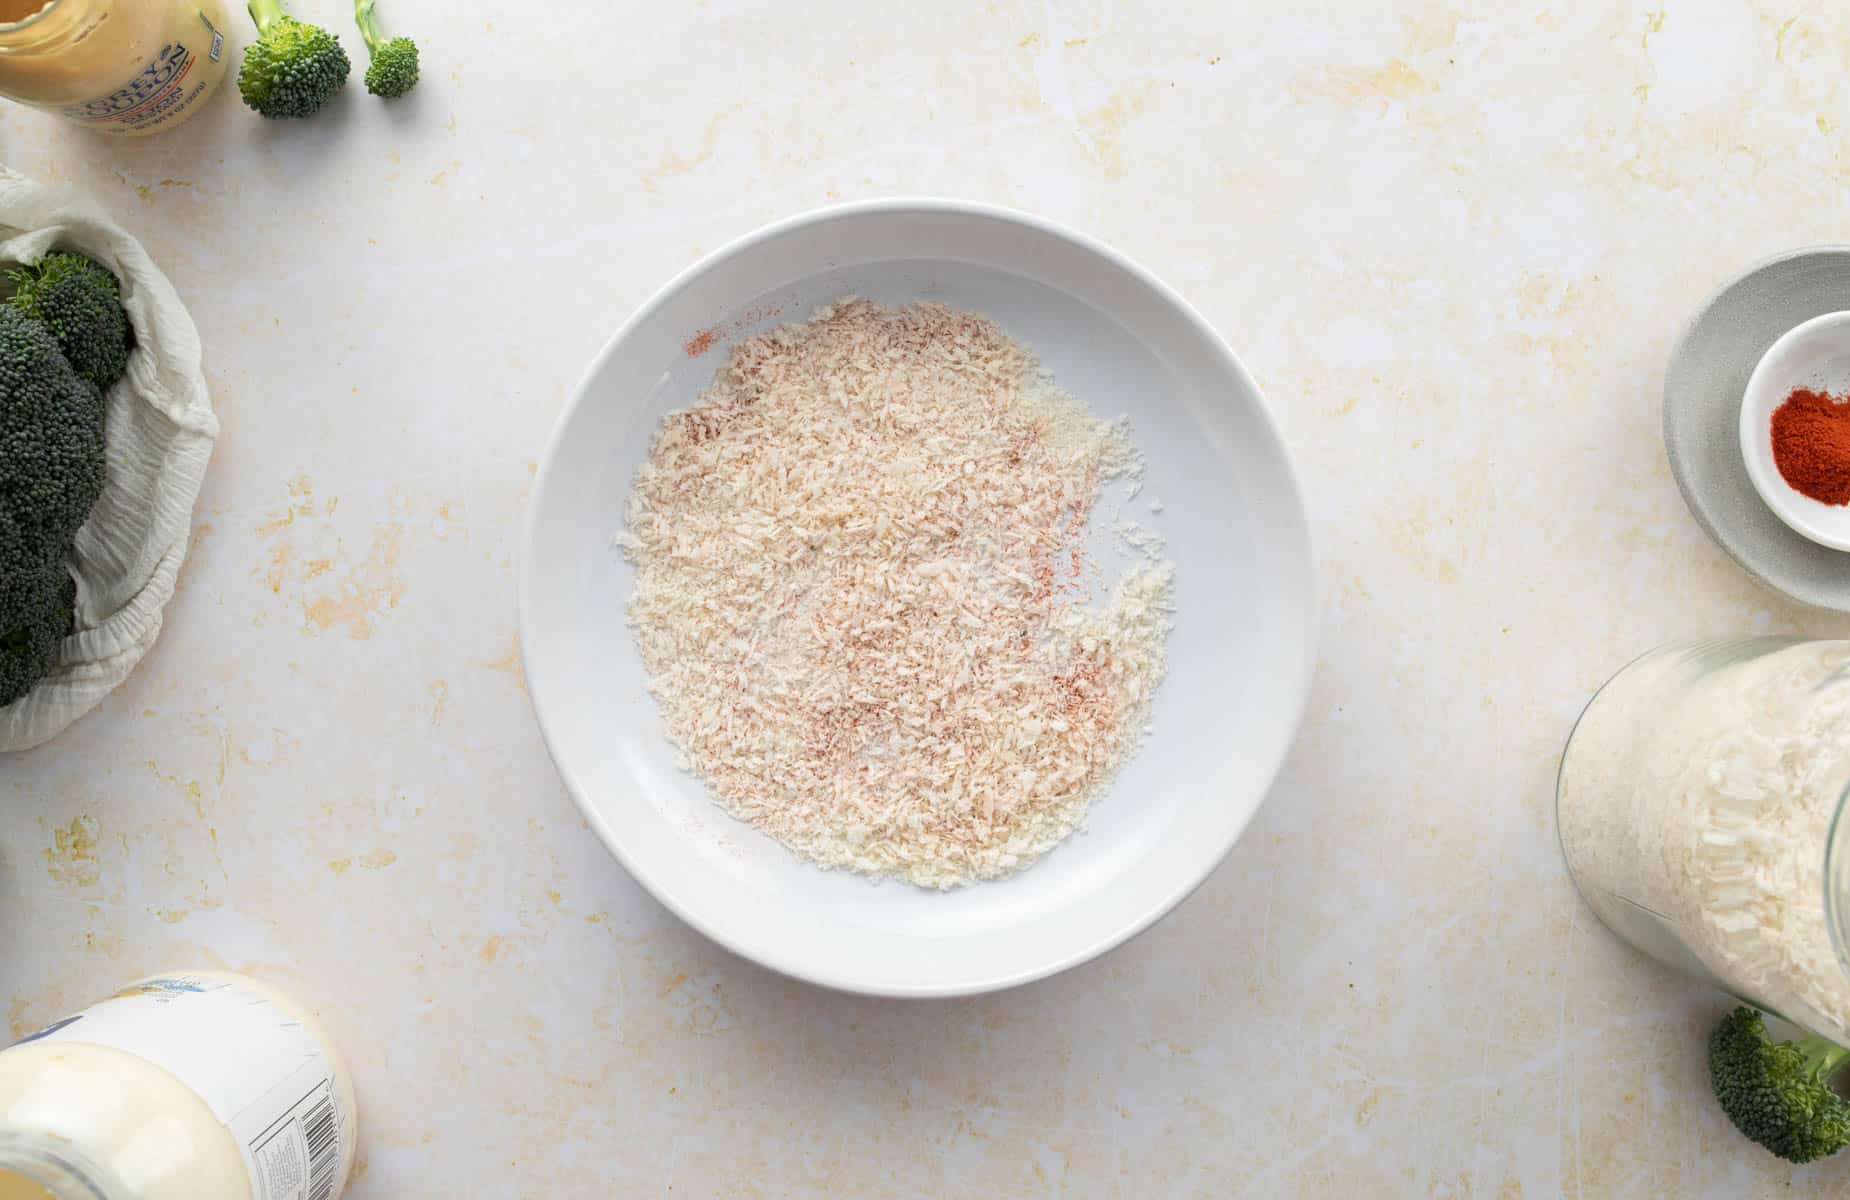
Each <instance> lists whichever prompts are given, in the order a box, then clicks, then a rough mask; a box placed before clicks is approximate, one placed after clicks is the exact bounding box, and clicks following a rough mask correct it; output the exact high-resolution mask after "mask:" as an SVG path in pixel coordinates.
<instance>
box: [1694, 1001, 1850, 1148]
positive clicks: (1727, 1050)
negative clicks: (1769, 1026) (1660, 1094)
mask: <svg viewBox="0 0 1850 1200" xmlns="http://www.w3.org/2000/svg"><path fill="white" fill-rule="evenodd" d="M1847 1059H1850V1050H1846V1049H1844V1048H1843V1047H1841V1046H1838V1045H1835V1044H1834V1043H1832V1042H1828V1041H1826V1040H1825V1039H1824V1038H1821V1037H1815V1036H1808V1037H1806V1038H1805V1039H1803V1040H1802V1041H1797V1042H1775V1041H1773V1040H1772V1039H1771V1038H1769V1037H1768V1036H1767V1031H1766V1022H1765V1021H1763V1020H1761V1017H1760V1014H1759V1013H1757V1012H1755V1011H1754V1010H1753V1009H1751V1008H1737V1009H1735V1010H1734V1011H1733V1012H1731V1013H1729V1014H1728V1016H1727V1017H1726V1018H1724V1019H1723V1021H1722V1023H1721V1024H1720V1025H1719V1026H1717V1027H1716V1030H1715V1032H1714V1033H1712V1034H1710V1035H1709V1080H1710V1082H1711V1083H1712V1084H1713V1085H1714V1087H1715V1098H1716V1099H1717V1100H1720V1101H1721V1106H1722V1111H1723V1112H1725V1113H1727V1114H1728V1119H1729V1120H1730V1121H1733V1122H1734V1126H1735V1128H1736V1129H1739V1130H1740V1131H1741V1132H1742V1133H1744V1134H1746V1135H1747V1136H1748V1137H1750V1138H1752V1139H1753V1140H1754V1141H1756V1142H1759V1143H1760V1144H1761V1145H1762V1146H1765V1147H1766V1148H1767V1149H1768V1150H1771V1151H1772V1152H1773V1153H1775V1154H1777V1155H1779V1156H1780V1157H1781V1158H1783V1159H1785V1160H1786V1161H1788V1162H1795V1163H1807V1162H1811V1161H1812V1160H1814V1159H1819V1158H1823V1157H1825V1156H1826V1155H1829V1154H1835V1153H1837V1152H1838V1151H1839V1150H1841V1149H1843V1148H1844V1146H1845V1145H1850V1104H1847V1103H1845V1101H1844V1099H1843V1098H1842V1097H1841V1096H1839V1095H1838V1094H1837V1093H1836V1092H1835V1091H1833V1090H1832V1089H1831V1076H1832V1075H1834V1074H1836V1072H1837V1071H1838V1069H1839V1068H1840V1067H1842V1066H1843V1065H1844V1062H1845V1060H1847Z"/></svg>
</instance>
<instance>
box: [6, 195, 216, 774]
mask: <svg viewBox="0 0 1850 1200" xmlns="http://www.w3.org/2000/svg"><path fill="white" fill-rule="evenodd" d="M54 250H72V251H77V252H79V253H82V254H86V255H88V256H90V257H91V258H93V259H95V260H96V261H97V262H99V263H101V264H102V265H103V266H105V267H107V268H108V269H109V270H110V271H112V272H114V273H115V275H116V278H117V279H118V280H120V281H121V289H122V307H123V308H124V309H125V310H126V311H127V313H128V318H129V322H130V324H131V325H132V326H133V328H134V343H135V344H134V350H133V351H132V352H131V353H130V355H129V358H128V370H127V373H126V374H125V375H123V376H122V378H121V379H119V380H117V381H116V383H115V385H114V386H113V387H111V388H110V389H109V392H108V394H107V396H106V397H105V398H104V400H105V415H104V430H105V433H104V437H105V442H106V477H105V480H104V483H103V492H102V496H101V498H100V499H98V500H97V502H96V506H95V507H94V508H92V509H91V510H90V516H89V519H88V520H86V521H85V522H84V524H83V526H82V528H80V529H79V530H78V532H77V538H76V542H75V544H74V545H73V546H72V548H71V552H70V554H69V556H68V558H67V561H66V563H65V567H66V569H68V570H69V572H70V574H71V576H72V577H73V579H74V580H75V583H76V621H75V629H74V632H72V633H71V634H70V636H68V637H66V638H65V639H64V640H63V642H62V643H61V644H60V645H59V647H58V657H57V665H56V666H55V667H54V668H53V669H52V671H51V673H50V674H49V675H47V676H45V677H44V678H43V679H41V680H39V682H38V683H37V684H36V685H35V686H34V687H33V688H32V690H31V691H30V692H28V693H26V695H25V696H24V697H23V698H21V699H19V700H17V701H15V702H14V703H12V704H9V705H6V706H5V707H3V708H0V751H8V750H24V749H27V748H29V747H31V746H36V745H38V744H39V743H41V742H45V741H48V740H50V739H51V738H53V737H55V736H57V735H58V734H59V733H61V732H62V731H63V730H64V729H65V727H66V726H68V725H70V723H71V722H72V721H75V720H76V719H77V718H78V717H81V716H82V715H83V714H85V713H87V712H89V711H90V710H91V709H92V708H95V707H96V705H97V704H98V703H100V702H101V701H102V699H103V697H104V696H107V695H108V694H109V692H110V691H111V689H113V688H114V687H115V686H116V685H117V684H119V683H121V682H122V681H123V680H124V679H126V678H128V674H129V672H130V671H132V670H134V668H135V664H136V663H138V662H140V661H141V658H142V655H144V654H146V653H147V652H148V648H149V647H150V646H152V645H153V644H154V639H155V638H156V637H157V636H158V635H159V634H160V631H161V610H162V609H163V608H164V607H165V606H166V604H167V601H168V600H169V599H170V598H171V597H172V596H173V591H174V582H175V580H176V578H177V577H178V576H179V573H180V563H181V560H183V559H184V558H185V557H186V548H187V541H188V538H189V537H190V535H191V530H192V519H193V502H194V501H195V500H197V499H198V497H199V485H200V483H201V482H202V481H203V480H204V478H205V473H206V462H207V461H208V460H209V459H210V458H211V456H212V442H213V440H214V439H215V438H216V437H217V436H218V418H217V417H215V416H214V415H213V413H212V401H211V398H210V397H209V396H208V395H207V394H206V379H205V373H204V372H203V371H202V370H201V367H200V353H199V331H198V330H197V329H195V328H194V327H193V320H192V318H191V317H189V316H187V314H186V309H185V308H184V307H183V306H182V305H181V303H180V297H179V296H178V295H177V294H176V293H175V292H174V290H173V285H172V284H170V283H168V282H167V277H166V276H165V275H162V274H161V272H160V269H159V268H158V267H156V266H155V265H154V262H153V260H152V259H150V258H149V257H148V254H147V252H146V251H145V250H143V249H142V248H141V246H140V244H139V243H137V242H136V241H135V239H134V238H132V237H130V236H129V235H128V234H127V233H126V232H124V231H123V230H122V228H121V227H120V226H118V225H117V224H116V223H115V222H113V221H111V220H110V219H109V218H108V217H105V216H104V215H103V214H102V212H101V211H100V210H99V209H97V208H96V207H95V206H94V205H93V204H91V203H90V202H89V201H87V200H85V199H83V198H82V197H80V196H78V195H76V194H75V193H73V192H71V191H70V190H68V189H62V188H49V187H43V186H40V185H39V184H35V183H33V182H31V181H30V180H27V179H26V178H24V177H23V176H21V175H18V174H16V173H14V172H12V171H9V170H7V169H6V168H4V167H0V268H6V267H12V266H18V265H21V264H26V263H33V262H37V261H38V260H39V259H40V258H43V257H44V256H45V255H46V254H47V253H50V252H52V251H54ZM92 394H93V395H94V393H92Z"/></svg>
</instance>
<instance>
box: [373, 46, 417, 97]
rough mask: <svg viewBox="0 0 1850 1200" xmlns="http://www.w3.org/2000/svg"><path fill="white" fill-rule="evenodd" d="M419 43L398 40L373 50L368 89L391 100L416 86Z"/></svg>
mask: <svg viewBox="0 0 1850 1200" xmlns="http://www.w3.org/2000/svg"><path fill="white" fill-rule="evenodd" d="M417 81H418V44H417V43H416V42H414V41H412V40H411V39H410V38H408V37H395V38H393V39H392V40H391V41H389V42H386V43H385V44H384V45H382V46H380V47H379V48H378V49H377V50H374V51H373V61H372V65H371V66H369V67H367V68H366V90H367V91H369V92H371V93H372V94H373V95H375V96H384V97H385V98H386V99H388V100H391V99H395V98H396V97H399V96H402V95H404V94H405V93H406V92H408V91H410V90H411V89H412V88H413V87H415V86H416V85H417Z"/></svg>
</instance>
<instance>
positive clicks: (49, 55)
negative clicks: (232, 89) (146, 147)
mask: <svg viewBox="0 0 1850 1200" xmlns="http://www.w3.org/2000/svg"><path fill="white" fill-rule="evenodd" d="M224 30H225V10H224V6H223V4H222V3H221V0H0V96H7V97H9V98H11V99H13V100H16V101H18V102H19V103H21V104H29V105H31V106H33V107H34V108H42V109H45V110H47V111H49V112H54V113H57V114H58V115H59V116H61V117H64V118H66V119H67V120H71V121H75V122H77V123H78V124H79V125H82V126H84V127H85V128H87V129H92V130H95V131H97V132H99V133H108V134H116V135H120V136H129V137H135V136H140V135H144V134H150V133H160V132H162V131H163V130H168V129H172V128H174V127H175V126H177V125H179V124H181V123H182V122H184V121H186V120H188V119H190V118H191V117H192V116H194V115H195V114H196V113H198V112H199V110H200V109H202V108H204V107H205V104H206V101H208V100H210V99H211V98H212V95H213V93H214V92H216V91H217V90H218V86H219V84H220V83H221V82H222V81H223V79H224V77H225V66H226V62H227V60H228V59H229V58H230V55H231V47H230V46H229V45H228V44H227V43H226V41H225V34H224Z"/></svg>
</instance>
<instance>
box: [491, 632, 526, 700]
mask: <svg viewBox="0 0 1850 1200" xmlns="http://www.w3.org/2000/svg"><path fill="white" fill-rule="evenodd" d="M482 665H483V666H485V667H487V668H488V669H489V670H491V671H500V672H502V673H504V674H506V675H507V676H509V677H510V678H511V679H513V681H514V686H515V687H517V688H519V689H520V690H521V694H522V695H525V694H526V691H527V672H526V669H525V668H524V667H522V666H521V662H520V634H518V633H516V634H514V635H513V637H512V638H510V639H509V641H508V650H507V653H506V654H503V655H502V656H501V657H500V658H495V659H490V660H489V661H488V662H485V663H483V664H482Z"/></svg>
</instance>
